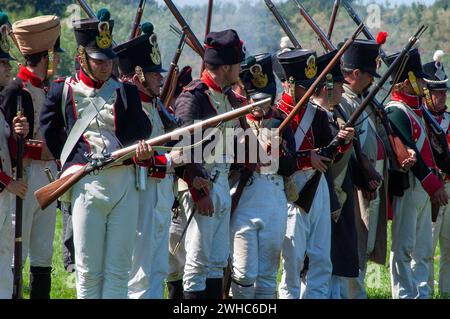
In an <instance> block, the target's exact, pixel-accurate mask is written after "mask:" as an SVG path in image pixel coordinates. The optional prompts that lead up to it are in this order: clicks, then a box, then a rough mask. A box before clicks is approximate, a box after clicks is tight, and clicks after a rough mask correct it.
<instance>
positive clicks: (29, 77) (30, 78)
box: [17, 65, 44, 88]
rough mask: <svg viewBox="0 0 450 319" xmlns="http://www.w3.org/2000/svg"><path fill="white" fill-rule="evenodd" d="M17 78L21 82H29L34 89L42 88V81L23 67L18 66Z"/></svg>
mask: <svg viewBox="0 0 450 319" xmlns="http://www.w3.org/2000/svg"><path fill="white" fill-rule="evenodd" d="M17 77H18V78H20V79H21V80H22V81H25V82H30V83H31V84H32V85H33V86H35V87H38V88H44V80H43V79H41V78H40V77H38V76H37V75H36V74H34V73H33V72H31V71H30V70H28V69H27V68H26V67H24V66H23V65H21V66H20V68H19V73H18V74H17Z"/></svg>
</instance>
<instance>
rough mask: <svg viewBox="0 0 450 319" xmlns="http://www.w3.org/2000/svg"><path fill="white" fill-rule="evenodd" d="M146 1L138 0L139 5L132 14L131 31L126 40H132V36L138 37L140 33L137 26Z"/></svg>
mask: <svg viewBox="0 0 450 319" xmlns="http://www.w3.org/2000/svg"><path fill="white" fill-rule="evenodd" d="M146 2H147V1H146V0H140V1H139V5H138V8H137V10H136V15H135V16H134V21H133V27H132V28H131V33H130V36H129V38H128V40H133V39H134V38H136V37H138V36H139V34H140V30H139V28H140V25H141V19H142V14H143V13H144V9H145V3H146Z"/></svg>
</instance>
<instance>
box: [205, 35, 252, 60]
mask: <svg viewBox="0 0 450 319" xmlns="http://www.w3.org/2000/svg"><path fill="white" fill-rule="evenodd" d="M204 45H205V55H204V58H203V60H204V61H205V62H206V63H209V64H212V65H231V64H237V63H241V62H242V61H243V60H244V59H245V47H244V45H243V42H242V41H241V40H240V39H239V36H238V34H237V32H236V31H235V30H232V29H228V30H224V31H219V32H210V33H208V35H207V36H206V38H205V42H204Z"/></svg>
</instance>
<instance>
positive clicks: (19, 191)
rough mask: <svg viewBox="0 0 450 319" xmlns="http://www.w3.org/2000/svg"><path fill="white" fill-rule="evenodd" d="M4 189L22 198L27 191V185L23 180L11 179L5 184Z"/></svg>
mask: <svg viewBox="0 0 450 319" xmlns="http://www.w3.org/2000/svg"><path fill="white" fill-rule="evenodd" d="M6 189H7V190H8V192H10V193H12V194H14V195H16V196H19V197H20V198H22V199H24V198H25V195H26V193H27V189H28V186H27V183H26V182H24V181H11V183H9V184H8V185H7V186H6Z"/></svg>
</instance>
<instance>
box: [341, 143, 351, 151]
mask: <svg viewBox="0 0 450 319" xmlns="http://www.w3.org/2000/svg"><path fill="white" fill-rule="evenodd" d="M351 146H352V142H350V143H348V144H344V145H339V146H338V152H339V153H345V152H347V151H348V150H349V149H350V147H351Z"/></svg>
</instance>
